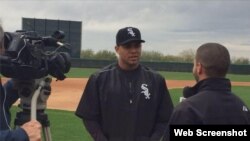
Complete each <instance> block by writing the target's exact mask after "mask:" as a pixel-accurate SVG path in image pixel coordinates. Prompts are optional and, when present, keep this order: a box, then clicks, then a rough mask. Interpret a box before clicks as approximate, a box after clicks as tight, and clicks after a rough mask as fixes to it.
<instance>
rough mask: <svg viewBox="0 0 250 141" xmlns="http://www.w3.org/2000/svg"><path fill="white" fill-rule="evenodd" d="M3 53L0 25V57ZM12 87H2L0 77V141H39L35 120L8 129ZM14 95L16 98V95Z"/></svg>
mask: <svg viewBox="0 0 250 141" xmlns="http://www.w3.org/2000/svg"><path fill="white" fill-rule="evenodd" d="M3 53H4V31H3V28H2V26H1V25H0V55H2V54H3ZM0 57H1V56H0ZM0 63H1V62H0ZM12 87H13V85H12V82H11V81H8V82H7V83H6V84H5V85H4V86H2V82H1V77H0V141H41V124H40V123H39V122H38V121H36V120H31V121H29V122H27V123H25V124H23V125H22V126H21V127H20V128H17V129H14V130H10V129H9V127H8V126H9V125H8V124H9V120H10V113H9V111H7V110H8V109H9V108H10V106H11V105H12V102H13V99H16V98H13V97H10V95H11V94H10V93H9V92H14V91H12ZM7 93H8V94H7ZM15 94H16V96H17V93H15ZM16 96H14V97H16Z"/></svg>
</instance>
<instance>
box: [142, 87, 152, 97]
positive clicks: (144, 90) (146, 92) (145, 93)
mask: <svg viewBox="0 0 250 141" xmlns="http://www.w3.org/2000/svg"><path fill="white" fill-rule="evenodd" d="M147 87H148V85H147V84H142V85H141V89H142V90H143V91H142V92H141V93H143V94H144V95H145V99H150V93H149V91H148V88H147Z"/></svg>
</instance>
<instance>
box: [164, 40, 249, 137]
mask: <svg viewBox="0 0 250 141" xmlns="http://www.w3.org/2000/svg"><path fill="white" fill-rule="evenodd" d="M229 66H230V55H229V52H228V50H227V48H226V47H224V46H223V45H221V44H218V43H206V44H203V45H201V46H200V47H199V48H198V49H197V52H196V56H195V59H194V65H193V75H194V77H195V80H196V81H197V83H196V85H195V86H193V87H185V88H184V91H183V95H184V97H186V99H185V100H183V101H182V102H181V103H180V104H179V105H177V106H176V107H175V109H174V111H173V113H172V115H171V118H170V121H169V125H185V124H189V125H191V124H192V125H193V124H195V125H211V124H217V125H221V124H223V125H236V124H250V111H249V108H248V107H247V106H246V105H245V104H244V102H243V101H242V100H241V99H240V98H238V97H237V96H236V95H235V94H234V93H233V92H232V91H231V83H230V80H229V79H227V78H225V77H226V74H227V72H228V69H229ZM169 133H170V130H169V126H168V130H167V132H166V137H164V138H165V139H164V140H165V141H168V140H169V138H168V137H169Z"/></svg>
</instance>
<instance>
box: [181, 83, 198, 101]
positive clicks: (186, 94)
mask: <svg viewBox="0 0 250 141" xmlns="http://www.w3.org/2000/svg"><path fill="white" fill-rule="evenodd" d="M195 93H196V92H195V90H194V88H193V87H189V86H186V87H184V88H183V96H184V97H185V98H188V97H191V96H193V95H195Z"/></svg>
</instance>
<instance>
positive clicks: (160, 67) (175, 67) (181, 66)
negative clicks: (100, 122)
mask: <svg viewBox="0 0 250 141" xmlns="http://www.w3.org/2000/svg"><path fill="white" fill-rule="evenodd" d="M114 62H115V61H114V60H90V59H78V58H73V59H72V67H76V68H102V67H104V66H106V65H108V64H111V63H114ZM142 64H144V65H146V66H148V67H150V68H152V69H154V70H157V71H173V72H191V71H192V68H193V64H192V63H180V62H142ZM229 73H230V74H244V75H250V65H231V66H230V69H229Z"/></svg>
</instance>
